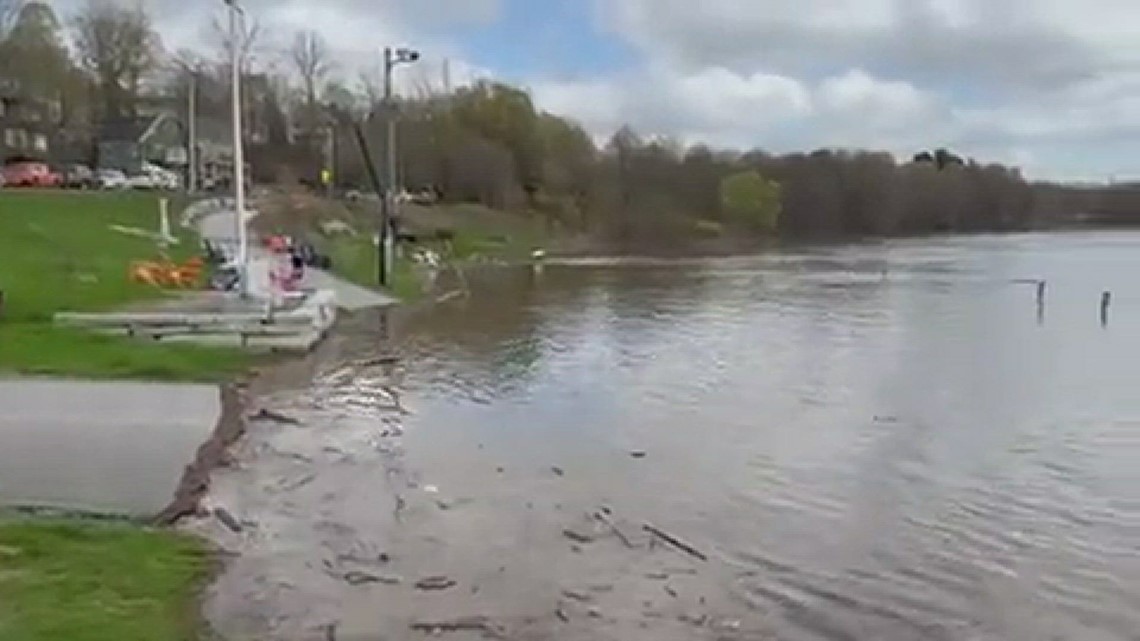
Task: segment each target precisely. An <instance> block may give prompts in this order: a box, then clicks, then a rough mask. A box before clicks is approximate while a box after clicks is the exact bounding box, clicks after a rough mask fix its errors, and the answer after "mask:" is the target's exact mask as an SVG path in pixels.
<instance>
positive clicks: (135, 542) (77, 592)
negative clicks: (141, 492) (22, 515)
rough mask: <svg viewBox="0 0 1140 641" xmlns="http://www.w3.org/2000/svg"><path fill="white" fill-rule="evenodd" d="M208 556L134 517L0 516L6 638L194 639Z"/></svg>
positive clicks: (0, 635)
mask: <svg viewBox="0 0 1140 641" xmlns="http://www.w3.org/2000/svg"><path fill="white" fill-rule="evenodd" d="M209 569H210V558H209V555H208V553H207V552H206V551H205V549H204V547H203V546H202V544H201V543H199V542H198V541H196V540H194V539H191V538H189V537H186V536H183V535H180V534H177V533H173V532H169V531H164V530H149V529H143V528H138V527H134V526H130V525H127V524H103V523H88V522H78V521H26V520H10V521H2V520H0V639H3V640H4V641H63V640H66V641H188V640H190V639H194V638H196V631H197V629H198V627H199V620H198V617H197V615H196V608H195V602H196V597H197V591H198V588H199V586H200V585H202V583H203V582H204V581H205V580H206V578H207V575H208V573H209Z"/></svg>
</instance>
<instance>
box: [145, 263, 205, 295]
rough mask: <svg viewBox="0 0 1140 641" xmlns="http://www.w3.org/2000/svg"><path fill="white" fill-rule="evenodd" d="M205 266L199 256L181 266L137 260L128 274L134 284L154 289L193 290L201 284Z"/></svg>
mask: <svg viewBox="0 0 1140 641" xmlns="http://www.w3.org/2000/svg"><path fill="white" fill-rule="evenodd" d="M204 265H205V262H204V261H203V260H202V259H201V258H200V257H198V256H195V257H193V258H191V259H189V260H187V261H186V262H185V263H183V264H181V265H178V264H175V263H172V262H170V261H165V260H164V261H158V260H136V261H134V262H132V263H131V265H130V267H129V269H128V271H127V274H128V277H129V278H130V279H131V281H132V282H136V283H143V284H146V285H151V286H153V287H175V288H179V289H191V288H194V287H197V286H198V284H199V283H200V282H201V279H202V268H203V266H204Z"/></svg>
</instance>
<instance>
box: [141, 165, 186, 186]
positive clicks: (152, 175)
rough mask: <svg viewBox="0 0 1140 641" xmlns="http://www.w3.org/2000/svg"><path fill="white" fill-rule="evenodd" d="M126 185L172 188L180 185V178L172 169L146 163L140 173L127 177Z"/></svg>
mask: <svg viewBox="0 0 1140 641" xmlns="http://www.w3.org/2000/svg"><path fill="white" fill-rule="evenodd" d="M127 186H128V187H130V188H131V189H171V190H173V189H178V188H179V187H181V186H182V178H181V177H180V176H179V175H178V174H176V173H174V172H173V171H170V170H168V169H163V168H162V167H159V166H158V165H152V164H150V163H147V164H144V165H143V167H142V171H141V172H140V173H138V174H135V175H133V176H130V177H128V178H127Z"/></svg>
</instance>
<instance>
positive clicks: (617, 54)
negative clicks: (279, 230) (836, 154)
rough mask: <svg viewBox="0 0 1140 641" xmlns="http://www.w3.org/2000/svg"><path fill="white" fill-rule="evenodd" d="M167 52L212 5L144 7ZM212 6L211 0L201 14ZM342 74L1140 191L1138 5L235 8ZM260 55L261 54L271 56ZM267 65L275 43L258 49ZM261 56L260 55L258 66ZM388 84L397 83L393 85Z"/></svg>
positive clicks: (841, 2)
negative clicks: (324, 45) (958, 157)
mask: <svg viewBox="0 0 1140 641" xmlns="http://www.w3.org/2000/svg"><path fill="white" fill-rule="evenodd" d="M150 1H151V2H154V3H156V4H155V5H154V6H156V7H158V11H157V12H156V13H157V17H158V20H159V25H160V27H161V28H162V30H163V32H164V37H165V38H166V40H167V41H168V42H169V43H172V44H174V45H179V44H185V43H189V42H192V41H194V40H195V39H201V38H202V37H203V33H204V32H205V31H207V29H206V28H205V26H204V25H206V24H208V23H209V21H210V18H209V15H208V14H210V12H211V11H214V12H216V10H215V9H211V8H210V7H211V6H212V5H211V3H210V2H209V0H195V1H193V2H186V1H182V2H175V1H174V0H150ZM215 4H220V0H219V2H218V3H215ZM245 6H246V8H247V11H248V13H249V14H250V15H252V16H256V17H257V18H258V19H259V21H260V22H261V23H262V25H263V28H264V30H265V32H266V33H267V34H274V37H276V38H278V39H280V41H282V42H284V41H285V40H287V34H289V33H291V32H292V31H294V30H296V29H298V28H315V29H318V30H320V31H321V32H323V33H324V35H325V36H326V37H327V38H328V40H329V41H330V42H331V43H332V44H333V46H334V47H336V49H337V50H338V55H339V56H340V57H341V58H342V59H343V60H345V61H346V64H349V65H360V64H363V63H364V61H368V60H373V59H374V57H375V56H376V55H377V54H376V51H377V49H378V47H380V46H383V45H384V44H386V43H406V44H411V45H414V46H416V47H417V48H419V49H421V50H423V51H424V52H425V53H426V54H429V55H428V58H427V59H426V61H425V62H424V63H423V64H422V65H420V68H419V69H415V70H411V69H402V70H401V73H402V74H405V75H407V76H414V77H415V78H416V80H417V81H424V80H425V79H426V80H438V78H439V75H440V69H441V64H440V60H442V59H443V58H448V59H450V61H451V63H450V68H451V70H452V77H453V81H456V82H458V81H461V80H463V79H464V78H467V77H470V76H471V75H477V74H481V75H490V76H495V77H500V78H503V79H506V80H510V81H513V82H519V83H523V84H525V85H526V86H528V87H529V88H530V89H531V91H532V93H533V95H534V98H535V100H536V101H537V102H538V104H539V105H540V106H541V107H542V108H544V109H546V110H548V111H551V112H555V113H559V114H565V115H568V116H572V117H574V118H576V119H578V120H579V121H580V122H582V123H583V124H584V125H585V126H586V127H587V128H588V129H589V130H590V131H591V132H593V133H594V134H596V135H598V136H605V135H608V134H609V133H611V132H612V131H613V130H615V129H616V128H617V127H619V126H620V125H621V124H623V123H630V124H631V125H633V126H634V128H635V129H637V130H638V131H639V132H643V133H659V134H666V135H670V136H673V137H676V138H679V139H681V140H684V141H696V140H705V141H709V142H711V143H713V144H716V145H720V146H731V147H738V148H751V147H760V148H764V149H768V150H771V151H777V152H781V151H789V150H810V149H814V148H819V147H866V148H876V149H885V150H888V151H893V152H896V153H899V154H909V153H911V152H913V151H914V150H916V149H919V148H927V147H936V146H947V147H951V148H953V149H955V150H959V151H961V152H962V153H965V154H968V155H971V156H975V157H978V158H980V159H994V160H1000V161H1003V162H1010V163H1016V164H1019V165H1021V166H1022V167H1024V168H1025V169H1026V171H1027V172H1028V173H1029V174H1030V175H1032V176H1034V177H1042V178H1063V179H1085V178H1091V179H1106V178H1108V177H1109V176H1116V177H1117V178H1137V177H1140V3H1138V2H1137V0H795V1H793V0H320V1H319V2H318V1H314V0H245ZM274 46H276V45H274ZM269 48H270V49H272V47H269ZM263 55H264V56H266V57H271V56H270V54H269V53H265V54H263ZM410 81H411V80H410V79H409V78H407V77H406V78H405V82H410Z"/></svg>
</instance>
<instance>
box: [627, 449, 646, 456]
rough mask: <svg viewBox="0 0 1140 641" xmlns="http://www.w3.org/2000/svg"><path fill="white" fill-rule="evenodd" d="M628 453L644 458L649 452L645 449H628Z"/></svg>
mask: <svg viewBox="0 0 1140 641" xmlns="http://www.w3.org/2000/svg"><path fill="white" fill-rule="evenodd" d="M629 455H630V456H632V457H633V458H645V457H646V456H648V455H649V453H648V452H646V451H645V450H630V452H629Z"/></svg>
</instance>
